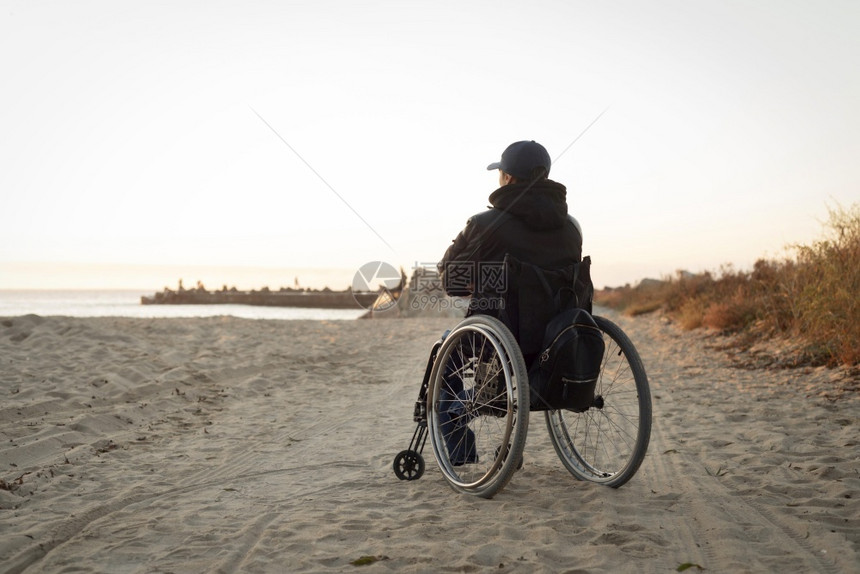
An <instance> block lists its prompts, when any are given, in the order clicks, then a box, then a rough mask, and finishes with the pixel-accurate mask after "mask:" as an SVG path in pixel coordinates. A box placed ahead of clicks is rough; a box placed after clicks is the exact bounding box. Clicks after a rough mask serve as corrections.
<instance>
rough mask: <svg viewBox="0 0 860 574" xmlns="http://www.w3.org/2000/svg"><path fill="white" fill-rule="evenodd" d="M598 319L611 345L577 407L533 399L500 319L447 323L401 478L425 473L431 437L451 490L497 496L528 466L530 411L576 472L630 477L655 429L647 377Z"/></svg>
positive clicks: (614, 481)
mask: <svg viewBox="0 0 860 574" xmlns="http://www.w3.org/2000/svg"><path fill="white" fill-rule="evenodd" d="M589 307H590V305H589ZM593 318H594V320H595V322H596V323H597V326H598V327H599V329H600V331H601V332H602V334H603V339H604V343H605V352H604V355H603V361H602V364H601V367H600V372H599V376H598V379H597V383H596V385H595V386H594V391H593V393H591V394H592V395H593V396H591V397H590V401H588V402H587V404H586V406H585V408H583V409H577V410H578V411H581V412H576V411H574V410H570V409H556V410H552V409H549V410H548V409H546V408H540V407H538V406H537V405H530V384H529V371H528V369H527V367H528V365H527V364H526V360H525V359H524V357H523V354H522V351H521V348H520V346H519V344H518V342H517V339H516V338H515V336H514V335H513V333H512V331H511V330H510V329H509V328H508V326H507V325H506V324H505V323H504V322H503V321H501V320H500V319H498V318H496V317H494V316H492V315H484V314H475V315H472V316H467V317H466V318H465V319H463V320H462V321H461V322H460V323H459V324H458V325H457V326H456V327H454V328H453V329H451V330H450V331H447V332H446V333H445V334H444V335H443V336H442V337H441V338H440V339H439V340H438V341H436V342H435V344H434V345H433V346H432V349H431V352H430V357H429V359H428V361H427V366H426V369H425V372H424V379H423V381H422V383H421V387H420V390H419V393H418V399H417V401H416V402H415V406H414V411H413V420H414V422H415V423H416V428H415V431H414V433H413V435H412V440H411V441H410V443H409V446H408V448H407V449H405V450H403V451H401V452H399V453H398V454H397V455H396V457H395V458H394V464H393V466H394V473H395V475H396V476H397V478H399V479H401V480H417V479H419V478H421V476H422V475H423V474H424V470H425V463H424V458H423V456H422V452H423V450H424V446H425V444H426V442H427V439H428V437H429V439H430V445H431V447H432V450H433V454H434V456H435V458H436V462H437V463H438V466H439V469H440V470H441V472H442V475H443V476H444V478H445V480H446V481H447V482H448V484H449V485H450V486H451V487H452V488H453V489H454V490H455V491H458V492H460V493H465V494H470V495H475V496H479V497H482V498H492V497H493V496H494V495H495V494H497V493H498V492H499V491H501V490H502V489H503V488H504V487H505V486H506V485H507V484H508V482H509V481H510V480H511V478H512V477H513V475H514V473H515V472H516V471H517V470H518V469H519V468H521V467H522V464H523V451H524V447H525V443H526V434H527V431H528V426H529V425H528V423H529V414H530V412H535V413H537V412H540V411H542V412H543V414H544V418H545V421H546V427H547V430H548V432H549V437H550V439H551V442H552V445H553V447H554V448H555V451H556V453H557V454H558V456H559V458H560V459H561V462H562V464H563V465H564V467H565V468H566V469H567V470H568V471H569V472H570V473H571V474H572V475H573V476H574V477H575V478H576V479H578V480H585V481H591V482H595V483H600V484H603V485H606V486H610V487H614V488H617V487H620V486H621V485H623V484H625V483H626V482H627V481H629V480H630V479H631V478H632V477H633V476H634V475H635V474H636V471H637V470H638V469H639V466H640V465H641V463H642V461H643V459H644V458H645V453H646V451H647V449H648V442H649V440H650V435H651V394H650V390H649V386H648V378H647V376H646V373H645V368H644V366H643V364H642V360H641V359H640V357H639V354H638V353H637V351H636V348H635V347H634V345H633V343H632V342H631V341H630V339H629V338H628V337H627V335H626V334H625V333H624V332H623V331H622V330H621V328H620V327H618V326H617V325H616V324H615V323H613V322H612V321H610V320H609V319H606V318H604V317H601V316H596V315H595V316H594V317H593Z"/></svg>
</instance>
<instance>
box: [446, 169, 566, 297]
mask: <svg viewBox="0 0 860 574" xmlns="http://www.w3.org/2000/svg"><path fill="white" fill-rule="evenodd" d="M566 198H567V190H566V189H565V187H564V186H563V185H562V184H560V183H557V182H555V181H552V180H549V179H544V180H539V181H537V182H536V183H534V184H530V183H514V184H510V185H506V186H503V187H500V188H499V189H497V190H496V191H494V192H493V193H492V194H491V195H490V204H491V205H492V207H491V208H490V209H488V210H487V211H484V212H482V213H479V214H477V215H474V216H472V217H471V218H469V220H468V221H467V222H466V227H465V228H464V229H463V230H462V231H461V232H460V233H459V234H458V235H457V237H456V238H455V239H454V242H453V244H452V245H451V246H450V247H449V248H448V250H447V251H446V252H445V256H444V257H443V258H442V261H441V262H440V263H439V270H440V271H441V272H442V277H443V284H444V286H445V291H446V292H447V293H448V294H449V295H457V296H465V295H480V294H481V293H482V291H484V287H485V286H484V285H482V282H484V281H491V280H492V277H493V276H494V275H493V273H492V270H493V267H495V266H501V265H502V263H503V261H504V259H505V255H510V256H513V257H515V258H516V259H518V260H520V261H523V262H526V263H531V264H532V265H537V266H540V267H563V266H566V265H570V264H573V263H578V262H579V261H580V260H581V259H582V231H581V229H580V227H579V224H578V223H577V222H576V220H575V219H573V217H571V216H570V215H568V213H567V199H566ZM482 270H483V271H485V272H484V273H482Z"/></svg>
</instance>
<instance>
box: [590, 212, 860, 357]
mask: <svg viewBox="0 0 860 574" xmlns="http://www.w3.org/2000/svg"><path fill="white" fill-rule="evenodd" d="M829 211H830V218H829V221H828V222H827V223H826V225H825V235H824V237H823V238H822V239H820V240H818V241H815V242H813V243H812V244H811V245H793V246H789V251H790V252H793V254H794V255H793V257H791V256H789V257H787V258H785V259H783V260H764V259H760V260H759V261H757V262H756V263H755V265H754V266H753V269H752V270H751V271H737V270H735V269H734V268H732V267H731V266H724V267H723V268H722V269H720V271H719V272H717V273H710V272H707V273H703V274H700V275H691V274H689V273H683V272H679V273H678V274H677V275H676V276H675V277H670V278H664V279H663V280H660V281H655V280H646V281H643V282H642V283H640V284H639V285H637V286H636V287H631V286H629V285H627V286H625V287H620V288H616V289H612V288H607V289H604V290H601V291H599V292H598V293H596V294H595V301H596V302H597V303H599V304H601V305H606V306H609V307H613V308H616V309H621V310H623V311H624V312H625V313H627V314H629V315H638V314H642V313H649V312H652V311H656V310H663V311H664V312H666V313H667V314H668V315H669V316H671V317H673V318H674V319H675V320H677V321H678V322H679V324H680V325H681V326H682V327H684V328H685V329H697V328H703V327H704V328H711V329H717V330H719V331H723V332H727V333H746V334H750V335H755V337H756V338H760V337H762V336H784V337H792V338H795V339H797V340H800V341H803V343H804V350H803V353H804V362H806V363H818V364H827V365H839V364H842V365H858V364H859V363H860V204H855V205H853V206H852V207H850V208H847V209H846V208H842V207H837V208H833V209H830V210H829ZM751 338H752V337H747V339H751Z"/></svg>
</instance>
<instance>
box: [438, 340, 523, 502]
mask: <svg viewBox="0 0 860 574" xmlns="http://www.w3.org/2000/svg"><path fill="white" fill-rule="evenodd" d="M452 358H453V360H454V361H459V362H460V365H461V366H458V368H456V369H454V381H456V382H453V381H452V383H453V384H451V383H448V382H446V380H445V378H444V376H443V372H442V369H437V370H435V371H434V375H433V378H434V384H433V385H432V390H431V393H430V396H429V397H428V404H429V408H428V426H429V430H430V433H429V434H430V440H431V442H432V444H433V449H434V452H436V453H437V461H438V462H439V467H440V469H441V470H442V473H443V474H444V475H445V477H446V479H448V481H449V482H450V483H451V484H452V485H453V486H455V487H457V488H460V489H463V490H467V491H479V490H480V489H481V488H482V487H485V486H489V485H490V483H491V482H492V481H493V479H494V477H495V476H496V475H497V474H498V473H499V471H500V469H501V467H502V466H503V465H504V464H505V463H506V458H507V454H508V451H509V448H510V443H511V435H512V433H513V429H514V427H515V425H516V422H517V417H518V416H519V412H518V408H517V407H518V405H517V404H516V396H517V394H516V390H515V385H516V384H522V383H520V382H518V381H517V380H516V378H515V377H514V374H513V371H512V369H511V361H510V357H509V356H508V355H507V353H506V351H505V348H504V345H502V343H501V341H500V340H499V339H498V338H497V337H496V336H495V335H494V334H493V333H492V332H491V331H490V330H488V329H486V328H484V327H482V326H480V325H474V324H473V325H468V326H465V327H462V328H458V329H455V330H454V331H453V332H452V333H451V334H450V335H449V336H448V339H447V340H446V344H445V345H443V347H442V349H441V350H440V354H439V357H438V358H437V362H438V364H439V365H442V366H444V365H447V364H448V363H449V361H451V360H452ZM449 379H450V377H449ZM493 381H495V384H497V385H498V387H496V388H495V389H494V390H493V387H492V385H493ZM457 383H459V384H462V387H463V388H462V390H460V389H459V388H458V387H456V384H457ZM488 390H489V392H488ZM446 393H447V396H446ZM452 411H453V412H456V413H457V416H455V417H452V419H451V420H453V421H455V422H456V421H458V420H459V422H461V423H462V424H460V425H459V426H460V427H461V428H462V427H464V426H465V427H468V429H469V430H470V431H471V433H472V435H473V439H472V440H473V443H474V452H475V453H476V454H477V460H475V461H471V462H468V463H466V464H456V463H457V462H459V461H457V460H452V459H456V458H457V457H455V456H452V453H451V452H450V450H449V445H448V444H446V436H448V437H450V436H451V433H447V435H446V428H445V427H450V421H445V420H442V419H443V418H444V416H443V415H444V413H446V412H452ZM457 417H459V419H458V418H457ZM449 441H450V438H449ZM500 447H502V448H500ZM468 450H470V451H471V449H468ZM497 450H498V451H499V453H498V455H497V454H496V452H497ZM438 453H443V454H444V456H438Z"/></svg>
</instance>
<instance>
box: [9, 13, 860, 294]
mask: <svg viewBox="0 0 860 574" xmlns="http://www.w3.org/2000/svg"><path fill="white" fill-rule="evenodd" d="M0 7H2V10H0V53H2V54H6V55H7V57H6V58H3V59H0V73H2V76H3V78H4V86H5V87H4V90H3V91H2V92H0V104H2V105H0V127H2V129H3V133H4V137H3V138H2V139H0V161H2V166H3V168H2V169H0V205H2V214H3V218H2V220H0V289H9V288H43V287H41V286H43V285H48V284H50V285H52V287H51V288H56V287H53V286H54V285H60V286H65V287H73V286H75V285H86V286H85V287H83V288H91V287H89V286H90V285H92V283H89V282H90V281H93V280H96V279H97V280H98V281H101V282H102V284H101V285H100V286H101V287H104V288H113V286H114V285H125V286H128V288H133V289H142V288H149V289H153V290H154V289H161V288H162V287H164V286H165V285H175V284H176V281H177V280H178V279H179V278H180V277H181V278H182V279H183V280H184V281H185V282H186V284H189V283H190V284H195V283H196V281H197V280H198V279H199V280H201V281H203V282H204V284H206V286H207V287H210V285H211V287H220V286H221V285H223V284H229V285H232V284H240V285H245V286H246V288H258V287H261V286H263V285H261V284H259V283H261V282H262V280H263V279H265V280H267V281H270V282H271V283H272V284H271V285H269V286H270V287H273V286H275V285H278V286H281V285H284V286H290V285H292V283H293V281H294V275H295V273H293V271H290V270H299V269H306V270H307V269H315V270H319V271H320V273H323V274H324V273H326V272H327V271H325V270H338V272H339V273H345V274H346V277H345V278H344V281H343V282H342V284H343V285H348V284H349V281H350V278H351V277H352V273H354V271H355V270H357V269H359V268H360V267H361V266H362V265H363V264H365V263H367V262H370V261H385V262H388V263H390V264H392V265H394V266H395V267H403V268H404V269H405V270H407V272H409V271H410V270H411V269H412V268H413V267H414V266H415V265H416V263H417V264H419V265H425V264H431V263H434V262H436V261H438V260H439V259H440V258H441V257H442V254H443V253H444V251H445V249H446V248H447V247H448V245H449V244H450V242H451V240H452V239H453V238H454V236H455V235H456V234H457V232H459V231H460V230H461V229H462V228H463V226H464V224H465V222H466V220H467V218H468V217H469V216H471V215H473V214H475V213H477V212H479V211H481V210H483V209H484V208H485V207H486V205H487V198H488V196H489V195H490V193H492V191H494V189H495V188H496V185H497V180H498V178H497V174H496V173H492V172H487V171H486V169H485V168H486V166H487V165H488V164H489V163H491V162H493V161H497V160H498V159H499V156H500V154H501V152H502V150H503V149H504V148H505V147H506V146H507V145H508V144H509V143H511V142H512V141H516V140H520V139H534V140H537V141H539V142H541V143H542V144H544V145H545V146H546V147H547V149H548V150H549V152H550V155H551V156H552V157H553V160H554V161H553V166H552V169H551V172H550V177H551V178H552V179H554V180H556V181H559V182H561V183H563V184H564V185H566V186H567V188H568V205H569V211H570V213H571V214H572V215H573V216H574V217H576V218H577V220H578V221H579V222H580V223H581V225H582V227H583V229H584V239H585V242H584V247H583V252H584V253H585V254H588V255H591V257H592V259H593V261H594V266H593V271H592V273H593V277H594V281H595V284H596V285H597V286H598V287H602V286H620V285H624V284H626V283H631V284H635V283H636V282H638V281H639V280H641V279H644V278H661V277H665V276H670V275H672V274H674V273H675V272H676V271H677V270H687V271H690V272H694V273H696V272H701V271H711V270H717V269H719V267H720V266H722V265H725V264H730V265H733V266H735V267H736V268H739V269H746V268H749V267H750V266H751V265H752V264H753V263H754V261H756V260H757V259H760V258H779V257H782V255H783V254H784V253H785V248H786V247H787V246H789V245H791V244H805V243H809V242H811V241H814V240H815V239H817V238H819V237H820V236H821V234H822V222H824V221H826V220H827V210H828V207H829V206H835V205H840V204H841V205H845V206H849V205H851V204H853V203H855V202H857V201H858V200H860V164H858V162H857V161H856V158H857V157H860V140H858V138H857V137H856V134H857V133H860V109H858V107H857V105H856V103H857V102H858V101H860V76H858V74H856V73H855V71H856V70H857V69H860V40H858V35H857V33H856V30H857V29H860V6H858V5H857V4H856V3H852V2H839V1H834V2H828V3H825V4H813V3H805V2H800V3H785V2H781V1H776V0H769V1H762V2H755V3H731V4H728V3H722V2H719V3H718V2H703V3H695V4H691V3H677V2H672V1H669V0H664V1H656V2H649V3H647V4H643V3H638V2H633V1H623V2H618V3H612V4H596V3H593V2H568V3H564V4H559V3H556V2H548V1H538V2H535V3H532V4H530V5H529V6H528V7H524V6H523V5H521V4H514V3H511V2H499V3H494V4H493V5H492V8H491V9H489V8H488V7H487V6H484V5H477V4H464V3H453V2H438V3H434V4H433V5H427V6H421V7H420V8H419V7H414V6H410V5H408V4H393V5H392V4H382V3H369V4H367V3H365V4H361V5H358V4H355V3H350V2H345V1H330V2H297V3H290V4H284V3H280V2H267V1H258V2H242V3H232V2H226V3H219V4H217V5H212V4H211V3H206V2H202V1H188V0H186V1H179V2H174V3H170V4H169V5H157V6H156V5H150V4H146V3H138V4H134V3H116V2H109V1H106V0H91V1H81V2H75V3H62V2H55V3H52V2H39V3H20V2H10V1H8V0H7V1H3V0H0ZM595 120H596V121H595ZM589 126H590V127H589ZM28 262H29V263H28ZM27 265H30V266H33V269H37V272H34V273H35V274H33V273H31V274H30V275H27V273H26V272H25V271H26V269H25V268H26V266H27ZM90 266H97V268H98V269H99V271H98V272H97V273H96V274H95V275H93V273H92V272H91V271H87V269H90ZM76 267H78V271H77V272H76V271H74V268H76ZM162 267H166V268H167V269H168V270H169V269H190V268H193V269H198V271H194V273H202V271H200V270H202V269H210V270H212V269H215V268H218V269H221V270H222V272H224V273H225V276H223V277H220V276H218V274H217V273H215V274H213V275H208V274H207V275H204V276H201V277H194V276H187V275H186V272H185V271H182V275H180V276H172V277H168V276H167V275H165V274H164V273H161V272H159V273H153V271H154V270H155V268H162ZM144 268H146V270H144ZM228 269H232V270H234V271H231V272H230V273H226V271H224V270H228ZM248 269H256V270H257V271H256V272H248ZM263 270H267V271H263ZM188 273H192V272H191V271H189V272H188ZM255 273H256V274H255ZM192 275H193V273H192ZM282 275H285V276H286V277H284V278H283V279H281V276H282ZM305 275H306V276H307V277H309V275H308V274H305ZM271 278H276V279H281V280H280V281H277V282H275V281H273V280H272V279H271ZM333 279H337V277H333ZM300 280H301V277H300ZM246 281H248V282H249V283H245V282H246ZM307 281H308V282H310V283H313V282H315V281H317V279H314V280H313V281H311V280H310V279H307ZM140 282H143V283H145V284H143V285H140V284H138V283H140ZM253 283H258V284H253ZM309 286H312V287H317V286H320V285H319V284H318V283H313V285H309ZM328 286H330V287H332V288H336V285H328ZM60 288H62V287H60ZM94 288H98V287H94Z"/></svg>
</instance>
